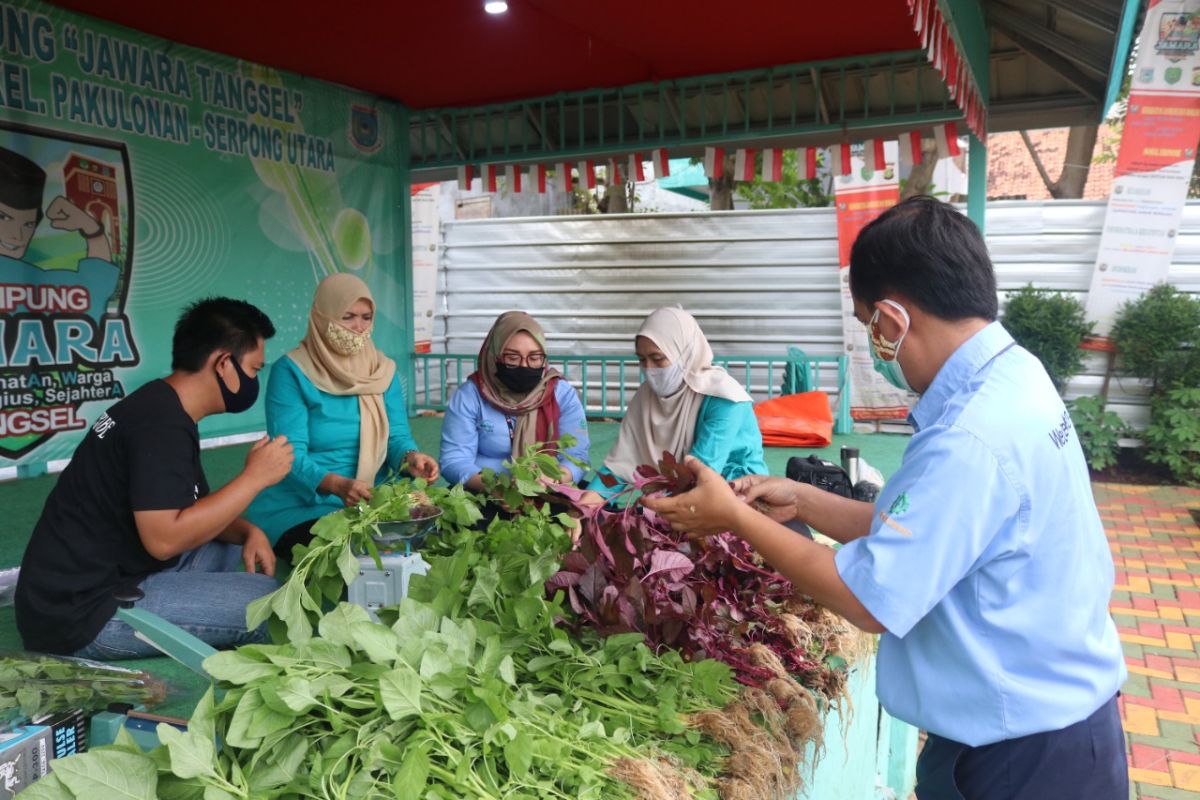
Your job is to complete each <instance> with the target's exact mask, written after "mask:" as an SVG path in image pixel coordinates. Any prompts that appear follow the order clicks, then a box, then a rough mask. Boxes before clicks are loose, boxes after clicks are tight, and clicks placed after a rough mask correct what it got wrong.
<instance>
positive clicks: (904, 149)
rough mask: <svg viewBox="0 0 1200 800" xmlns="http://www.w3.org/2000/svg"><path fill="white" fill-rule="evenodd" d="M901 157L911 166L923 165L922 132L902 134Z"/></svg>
mask: <svg viewBox="0 0 1200 800" xmlns="http://www.w3.org/2000/svg"><path fill="white" fill-rule="evenodd" d="M900 157H901V159H903V160H906V161H908V162H909V163H911V164H920V163H921V132H920V131H906V132H905V133H902V134H900Z"/></svg>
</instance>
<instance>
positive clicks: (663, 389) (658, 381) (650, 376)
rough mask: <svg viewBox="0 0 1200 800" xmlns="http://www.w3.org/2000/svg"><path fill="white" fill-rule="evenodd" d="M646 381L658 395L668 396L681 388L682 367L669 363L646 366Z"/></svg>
mask: <svg viewBox="0 0 1200 800" xmlns="http://www.w3.org/2000/svg"><path fill="white" fill-rule="evenodd" d="M645 373H646V383H648V384H650V388H651V389H653V390H654V393H655V394H656V395H658V396H659V397H670V396H671V395H673V394H675V393H676V392H678V391H679V390H680V389H681V388H683V367H681V366H679V365H678V364H671V365H670V366H667V367H648V368H647V369H646V370H645Z"/></svg>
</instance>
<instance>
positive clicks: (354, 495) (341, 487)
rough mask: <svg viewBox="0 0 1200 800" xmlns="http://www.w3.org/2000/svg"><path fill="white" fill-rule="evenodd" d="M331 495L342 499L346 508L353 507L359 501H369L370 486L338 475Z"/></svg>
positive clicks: (364, 482)
mask: <svg viewBox="0 0 1200 800" xmlns="http://www.w3.org/2000/svg"><path fill="white" fill-rule="evenodd" d="M333 493H334V494H336V495H337V496H338V497H340V498H342V502H343V503H345V504H346V506H347V507H349V506H355V505H358V503H359V501H362V500H370V499H371V484H369V483H367V482H366V481H360V480H355V479H354V478H347V477H345V476H343V475H338V476H337V477H336V479H335V480H334V482H333Z"/></svg>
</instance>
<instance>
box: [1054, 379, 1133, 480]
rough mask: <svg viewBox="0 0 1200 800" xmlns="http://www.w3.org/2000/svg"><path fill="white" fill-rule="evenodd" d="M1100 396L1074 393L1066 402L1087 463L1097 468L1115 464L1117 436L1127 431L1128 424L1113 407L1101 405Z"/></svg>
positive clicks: (1117, 449)
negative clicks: (1109, 409)
mask: <svg viewBox="0 0 1200 800" xmlns="http://www.w3.org/2000/svg"><path fill="white" fill-rule="evenodd" d="M1104 402H1105V401H1104V398H1103V397H1100V396H1096V397H1077V398H1075V399H1074V400H1072V401H1071V402H1069V403H1067V408H1068V409H1069V410H1070V412H1071V423H1072V424H1073V425H1074V426H1075V434H1076V435H1077V436H1078V437H1079V444H1081V445H1082V446H1083V455H1084V456H1085V457H1086V458H1087V463H1088V466H1089V467H1091V468H1092V469H1094V470H1096V471H1097V472H1099V471H1101V470H1105V469H1108V468H1109V467H1112V466H1115V465H1116V463H1117V455H1118V454H1119V453H1120V452H1121V444H1120V442H1121V439H1122V438H1123V437H1125V436H1128V435H1129V426H1128V425H1126V424H1125V420H1123V419H1121V418H1120V417H1119V416H1118V415H1117V413H1116V412H1115V411H1106V410H1105V409H1104Z"/></svg>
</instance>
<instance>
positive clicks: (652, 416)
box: [585, 308, 767, 502]
mask: <svg viewBox="0 0 1200 800" xmlns="http://www.w3.org/2000/svg"><path fill="white" fill-rule="evenodd" d="M634 345H635V349H636V351H637V355H638V363H639V364H641V366H642V370H643V372H644V373H645V375H646V380H645V382H644V383H643V384H642V385H641V386H640V387H638V390H637V394H635V395H634V396H633V400H632V401H630V403H629V408H628V409H627V410H626V411H625V418H624V419H623V420H621V430H620V432H619V433H618V434H617V443H616V444H615V445H614V446H613V449H612V451H611V452H609V454H608V458H606V459H605V460H604V466H603V467H602V468H601V469H600V470H599V474H600V475H603V474H605V473H607V474H610V475H612V476H614V477H615V478H616V479H617V481H618V485H617V486H613V487H608V486H605V485H604V484H603V482H602V481H601V480H595V481H592V483H591V485H590V486H589V488H590V489H591V491H589V492H588V493H587V495H585V500H587V501H590V502H600V501H601V500H606V499H608V498H609V497H611V496H613V495H614V494H616V493H617V492H619V491H621V490H622V489H624V488H625V486H626V485H627V484H629V483H631V482H632V479H633V473H634V471H635V470H636V469H637V468H638V466H640V465H642V464H657V463H658V462H659V460H660V459H661V458H662V455H663V453H664V452H668V453H671V454H672V455H674V456H675V457H676V458H678V459H679V460H681V461H682V460H683V458H684V456H687V455H693V456H695V457H696V458H698V459H700V460H701V461H703V462H704V463H705V464H707V465H708V466H710V467H712V468H713V469H714V470H716V471H717V472H719V473H721V474H722V475H724V476H725V477H726V478H728V479H731V480H732V479H733V478H739V477H741V476H742V475H755V474H758V475H765V474H767V465H766V463H765V462H764V461H763V443H762V434H761V433H760V432H759V430H758V421H757V420H756V419H755V416H754V403H753V401H752V400H751V399H750V395H748V394H747V393H746V390H745V389H744V388H742V385H741V384H740V383H738V382H737V381H736V380H734V379H733V377H732V376H730V375H729V373H727V372H726V371H725V370H724V369H722V368H720V367H714V366H713V363H712V359H713V353H712V348H711V347H709V345H708V340H707V339H705V338H704V333H703V331H701V330H700V326H699V325H697V324H696V320H695V319H694V318H693V317H692V315H691V314H689V313H687V312H686V311H684V310H683V309H682V308H660V309H658V310H657V311H654V312H653V313H651V314H650V316H648V317H646V320H645V321H644V322H643V323H642V327H641V328H639V329H638V332H637V337H636V338H635V339H634Z"/></svg>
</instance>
